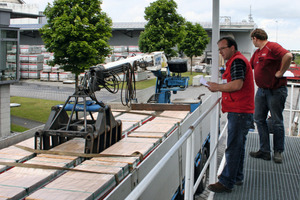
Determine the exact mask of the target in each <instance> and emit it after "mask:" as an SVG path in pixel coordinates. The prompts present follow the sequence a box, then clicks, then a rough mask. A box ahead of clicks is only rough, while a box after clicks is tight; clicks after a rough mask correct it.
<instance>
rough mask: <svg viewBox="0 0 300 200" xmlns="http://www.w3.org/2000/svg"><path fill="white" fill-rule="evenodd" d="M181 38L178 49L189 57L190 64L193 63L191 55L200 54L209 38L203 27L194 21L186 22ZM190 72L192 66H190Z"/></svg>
mask: <svg viewBox="0 0 300 200" xmlns="http://www.w3.org/2000/svg"><path fill="white" fill-rule="evenodd" d="M182 33H183V39H182V41H181V42H180V44H179V49H180V50H181V51H183V53H184V54H185V55H186V56H187V57H189V58H190V59H191V66H192V63H193V56H201V55H202V54H203V51H204V50H205V48H206V45H207V44H208V43H209V38H208V35H207V33H206V31H205V30H204V29H203V27H202V26H201V25H200V24H198V23H196V24H195V25H193V24H192V23H191V22H186V25H185V31H183V32H182ZM191 74H192V67H191Z"/></svg>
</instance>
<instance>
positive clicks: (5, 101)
mask: <svg viewBox="0 0 300 200" xmlns="http://www.w3.org/2000/svg"><path fill="white" fill-rule="evenodd" d="M0 110H1V112H0V137H1V138H3V137H7V136H9V135H10V85H9V84H7V85H0Z"/></svg>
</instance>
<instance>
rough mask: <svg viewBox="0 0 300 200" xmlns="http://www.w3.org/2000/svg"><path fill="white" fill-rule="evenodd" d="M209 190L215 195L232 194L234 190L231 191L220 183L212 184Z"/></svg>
mask: <svg viewBox="0 0 300 200" xmlns="http://www.w3.org/2000/svg"><path fill="white" fill-rule="evenodd" d="M207 189H209V190H210V191H212V192H215V193H222V192H228V193H229V192H231V191H232V189H229V188H227V187H225V186H224V185H222V184H221V183H220V182H216V183H215V184H210V185H209V186H208V187H207Z"/></svg>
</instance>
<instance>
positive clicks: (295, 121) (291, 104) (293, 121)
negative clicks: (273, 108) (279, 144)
mask: <svg viewBox="0 0 300 200" xmlns="http://www.w3.org/2000/svg"><path fill="white" fill-rule="evenodd" d="M288 85H289V86H291V91H290V95H289V96H290V108H289V109H284V110H285V111H288V112H289V123H288V127H289V129H288V135H289V136H292V135H297V136H300V126H299V116H298V117H297V118H296V120H295V117H292V115H293V113H294V114H295V113H298V114H299V112H300V110H299V107H300V102H299V101H300V99H299V95H300V94H299V92H298V97H297V101H298V102H295V103H296V106H295V109H294V108H293V104H294V90H295V86H298V87H300V83H288ZM297 106H298V110H297ZM293 123H295V124H296V125H297V126H298V127H297V134H293V133H292V124H293Z"/></svg>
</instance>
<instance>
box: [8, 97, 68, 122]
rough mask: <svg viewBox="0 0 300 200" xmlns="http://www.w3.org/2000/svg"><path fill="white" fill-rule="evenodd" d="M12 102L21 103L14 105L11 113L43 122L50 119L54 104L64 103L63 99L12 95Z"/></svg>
mask: <svg viewBox="0 0 300 200" xmlns="http://www.w3.org/2000/svg"><path fill="white" fill-rule="evenodd" d="M10 102H11V103H18V104H21V106H20V107H12V108H11V109H10V114H11V115H13V116H17V117H22V118H25V119H30V120H34V121H38V122H42V123H46V121H47V120H48V117H49V114H50V112H51V107H52V106H55V105H58V104H61V103H63V102H62V101H52V100H44V99H34V98H25V97H11V98H10Z"/></svg>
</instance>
